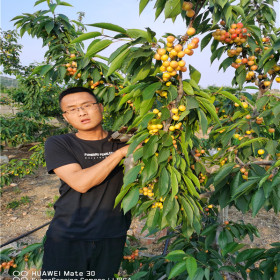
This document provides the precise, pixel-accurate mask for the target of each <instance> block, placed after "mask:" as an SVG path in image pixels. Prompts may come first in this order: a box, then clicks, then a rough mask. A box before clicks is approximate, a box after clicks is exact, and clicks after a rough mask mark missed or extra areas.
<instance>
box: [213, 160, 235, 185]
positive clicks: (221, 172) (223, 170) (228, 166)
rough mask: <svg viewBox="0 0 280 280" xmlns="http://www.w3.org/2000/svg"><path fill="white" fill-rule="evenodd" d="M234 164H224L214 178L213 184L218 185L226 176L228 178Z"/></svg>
mask: <svg viewBox="0 0 280 280" xmlns="http://www.w3.org/2000/svg"><path fill="white" fill-rule="evenodd" d="M234 165H235V163H233V162H232V163H228V164H225V165H224V166H223V167H222V168H221V169H220V170H219V172H218V174H217V175H216V176H215V178H214V183H216V184H219V183H220V182H221V181H222V180H223V179H224V178H225V177H226V176H228V175H229V174H230V172H231V170H232V169H233V166H234Z"/></svg>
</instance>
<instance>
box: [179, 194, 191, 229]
mask: <svg viewBox="0 0 280 280" xmlns="http://www.w3.org/2000/svg"><path fill="white" fill-rule="evenodd" d="M180 202H181V205H182V206H183V209H184V211H185V212H186V215H187V219H188V223H189V224H190V225H192V224H193V210H192V207H191V205H190V204H189V203H188V201H187V200H186V199H185V198H184V197H182V198H181V199H180Z"/></svg>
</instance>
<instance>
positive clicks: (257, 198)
mask: <svg viewBox="0 0 280 280" xmlns="http://www.w3.org/2000/svg"><path fill="white" fill-rule="evenodd" d="M264 203H265V195H264V190H263V188H260V189H259V190H258V191H257V192H256V193H255V194H254V195H253V197H252V210H253V217H255V216H256V215H257V213H258V212H259V210H260V209H261V208H262V206H263V205H264Z"/></svg>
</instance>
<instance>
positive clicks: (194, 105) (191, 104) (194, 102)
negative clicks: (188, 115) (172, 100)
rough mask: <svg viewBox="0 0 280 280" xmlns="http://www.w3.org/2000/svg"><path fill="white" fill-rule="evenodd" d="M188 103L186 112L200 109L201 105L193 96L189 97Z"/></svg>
mask: <svg viewBox="0 0 280 280" xmlns="http://www.w3.org/2000/svg"><path fill="white" fill-rule="evenodd" d="M186 101H187V104H186V110H191V109H195V108H198V107H199V103H198V102H197V100H196V99H195V98H194V97H192V96H187V98H186Z"/></svg>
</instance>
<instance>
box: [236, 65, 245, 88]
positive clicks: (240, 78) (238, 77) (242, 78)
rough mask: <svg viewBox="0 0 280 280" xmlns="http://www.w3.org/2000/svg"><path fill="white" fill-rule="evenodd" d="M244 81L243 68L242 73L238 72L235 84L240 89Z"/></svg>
mask: <svg viewBox="0 0 280 280" xmlns="http://www.w3.org/2000/svg"><path fill="white" fill-rule="evenodd" d="M245 81H246V69H245V68H244V69H242V71H240V73H237V76H236V82H237V83H238V85H239V86H240V87H242V86H243V84H244V83H245Z"/></svg>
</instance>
